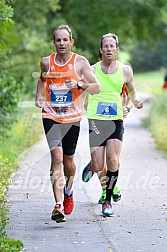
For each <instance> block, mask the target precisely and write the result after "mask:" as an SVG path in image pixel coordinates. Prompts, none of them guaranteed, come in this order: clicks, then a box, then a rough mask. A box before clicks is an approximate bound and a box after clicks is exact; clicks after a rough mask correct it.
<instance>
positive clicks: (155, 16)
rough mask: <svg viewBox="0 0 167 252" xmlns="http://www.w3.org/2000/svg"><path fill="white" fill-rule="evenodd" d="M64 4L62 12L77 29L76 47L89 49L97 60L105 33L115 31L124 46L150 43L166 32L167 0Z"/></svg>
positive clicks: (62, 2) (75, 2)
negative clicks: (100, 42) (101, 39)
mask: <svg viewBox="0 0 167 252" xmlns="http://www.w3.org/2000/svg"><path fill="white" fill-rule="evenodd" d="M61 6H62V8H61V9H60V13H61V14H62V15H65V17H66V20H67V23H68V24H69V25H70V26H72V28H73V29H74V31H75V42H76V45H77V47H81V48H82V49H83V50H86V49H87V48H88V49H89V50H90V51H91V52H92V58H91V61H94V60H96V59H97V53H98V48H99V39H100V37H101V35H103V34H105V33H108V32H114V33H116V34H117V35H118V36H119V37H120V41H121V43H120V45H121V46H122V47H123V48H124V47H125V46H126V48H127V46H128V45H130V44H132V43H134V41H143V40H145V41H146V42H147V43H151V42H152V41H153V40H156V39H159V38H160V37H162V36H163V34H164V26H165V24H166V13H167V3H166V0H149V1H144V0H133V1H132V0H127V1H125V0H119V1H116V0H99V1H96V0H91V1H89V0H83V1H78V0H68V1H66V0H62V1H61ZM164 16H165V18H164ZM76 35H77V36H76ZM155 35H156V37H155Z"/></svg>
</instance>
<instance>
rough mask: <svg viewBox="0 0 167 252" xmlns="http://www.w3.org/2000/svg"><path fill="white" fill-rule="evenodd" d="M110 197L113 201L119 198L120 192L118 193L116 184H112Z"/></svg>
mask: <svg viewBox="0 0 167 252" xmlns="http://www.w3.org/2000/svg"><path fill="white" fill-rule="evenodd" d="M112 198H113V201H114V202H117V201H119V200H120V199H121V193H120V191H119V189H118V186H117V185H115V186H114V190H113V195H112Z"/></svg>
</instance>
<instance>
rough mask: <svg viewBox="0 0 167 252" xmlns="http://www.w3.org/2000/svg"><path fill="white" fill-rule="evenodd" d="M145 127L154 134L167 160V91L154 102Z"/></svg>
mask: <svg viewBox="0 0 167 252" xmlns="http://www.w3.org/2000/svg"><path fill="white" fill-rule="evenodd" d="M144 125H145V127H146V128H148V129H149V130H150V132H151V133H152V135H153V137H154V139H155V142H156V146H157V148H158V149H160V150H162V151H163V153H164V156H165V157H166V158H167V144H166V143H167V126H166V125H167V90H165V91H164V92H163V94H162V95H161V96H158V97H156V98H155V100H153V102H152V105H151V109H150V113H149V116H148V117H147V118H146V119H145V120H144Z"/></svg>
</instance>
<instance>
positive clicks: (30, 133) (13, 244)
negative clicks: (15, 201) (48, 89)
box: [0, 108, 43, 252]
mask: <svg viewBox="0 0 167 252" xmlns="http://www.w3.org/2000/svg"><path fill="white" fill-rule="evenodd" d="M39 112H40V111H39V110H38V109H35V108H34V109H33V108H31V109H29V108H20V109H19V115H18V116H17V122H16V123H15V124H14V125H13V127H12V129H10V130H8V131H7V132H6V134H5V135H4V136H3V137H1V145H0V153H1V154H0V251H1V252H12V251H15V252H16V251H20V249H21V248H22V247H23V244H22V242H21V241H19V240H14V239H10V238H9V237H7V234H6V231H5V228H6V225H7V224H8V214H9V212H8V211H10V209H8V207H7V206H6V204H5V203H6V199H7V194H6V192H7V186H8V184H9V183H10V182H11V179H10V178H11V176H12V175H13V173H14V172H15V170H16V169H17V168H18V158H19V155H21V154H22V153H23V152H24V151H26V150H27V149H28V148H29V147H31V146H32V145H33V144H34V143H36V142H37V141H38V140H39V139H40V138H41V136H42V134H43V129H42V124H41V120H39V119H36V118H34V117H33V115H34V113H39Z"/></svg>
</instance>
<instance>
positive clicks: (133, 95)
mask: <svg viewBox="0 0 167 252" xmlns="http://www.w3.org/2000/svg"><path fill="white" fill-rule="evenodd" d="M123 70H124V78H125V82H126V86H127V90H128V96H129V97H130V100H131V101H132V103H133V104H134V106H135V107H136V108H138V109H141V108H143V101H141V100H140V99H139V97H138V94H137V91H136V88H135V86H134V81H133V71H132V68H131V67H130V66H128V65H125V66H124V69H123Z"/></svg>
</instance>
